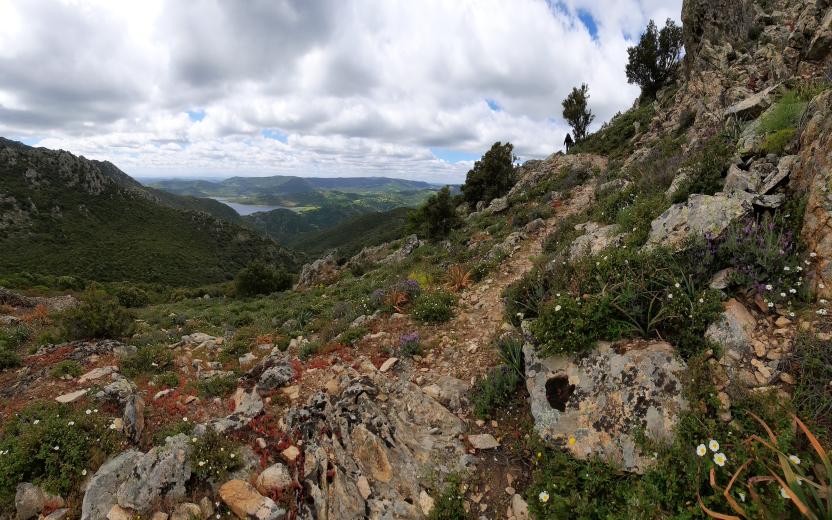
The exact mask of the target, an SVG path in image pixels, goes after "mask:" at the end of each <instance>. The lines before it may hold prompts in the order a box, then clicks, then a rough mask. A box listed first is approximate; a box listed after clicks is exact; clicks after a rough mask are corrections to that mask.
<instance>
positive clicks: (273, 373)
mask: <svg viewBox="0 0 832 520" xmlns="http://www.w3.org/2000/svg"><path fill="white" fill-rule="evenodd" d="M294 378H295V369H294V368H292V366H291V365H289V364H288V363H282V364H279V365H275V366H273V367H270V368H267V369H266V370H265V371H263V374H262V375H261V376H260V380H259V381H258V382H257V388H258V389H260V390H274V389H275V388H280V387H281V386H284V385H286V384H287V383H289V382H290V381H292V380H293V379H294Z"/></svg>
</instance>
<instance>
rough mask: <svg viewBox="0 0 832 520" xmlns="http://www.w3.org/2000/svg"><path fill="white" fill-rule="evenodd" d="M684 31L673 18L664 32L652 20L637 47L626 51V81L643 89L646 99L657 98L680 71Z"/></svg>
mask: <svg viewBox="0 0 832 520" xmlns="http://www.w3.org/2000/svg"><path fill="white" fill-rule="evenodd" d="M682 45H683V43H682V28H681V27H680V26H678V25H676V24H675V23H674V22H673V20H671V19H670V18H668V19H667V21H666V22H665V23H664V27H662V29H661V30H659V29H658V27H656V23H655V22H654V21H653V20H650V23H648V24H647V30H645V31H644V34H642V35H641V39H639V42H638V45H636V46H635V47H630V48H629V49H627V54H628V55H629V58H628V61H627V81H628V82H629V83H635V84H637V85H638V86H640V87H641V95H642V96H643V97H654V96H655V95H656V92H658V91H659V89H660V88H662V87H663V86H665V85H666V84H667V83H668V82H669V81H670V80H671V79H672V78H673V75H674V74H675V72H676V69H677V68H678V67H679V62H680V61H681V59H682Z"/></svg>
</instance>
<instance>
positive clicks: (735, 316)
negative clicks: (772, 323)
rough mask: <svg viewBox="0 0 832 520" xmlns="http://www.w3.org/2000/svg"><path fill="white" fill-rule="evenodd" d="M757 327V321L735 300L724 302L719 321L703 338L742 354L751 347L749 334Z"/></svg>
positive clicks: (711, 326)
mask: <svg viewBox="0 0 832 520" xmlns="http://www.w3.org/2000/svg"><path fill="white" fill-rule="evenodd" d="M756 326H757V320H755V319H754V316H752V315H751V313H750V312H749V311H748V309H746V308H745V306H744V305H743V304H742V303H740V302H738V301H737V300H736V299H734V298H731V299H730V300H728V301H727V302H725V310H724V311H723V312H722V314H721V315H720V317H719V319H718V320H717V321H715V322H714V323H712V324H711V325H710V326H709V327H708V329H707V330H706V331H705V337H706V338H707V339H709V340H711V341H713V342H714V343H717V344H719V345H721V346H722V347H723V348H725V349H733V350H737V351H738V352H740V353H743V352H745V351H747V350H748V348H749V347H750V345H751V334H752V332H754V328H755V327H756Z"/></svg>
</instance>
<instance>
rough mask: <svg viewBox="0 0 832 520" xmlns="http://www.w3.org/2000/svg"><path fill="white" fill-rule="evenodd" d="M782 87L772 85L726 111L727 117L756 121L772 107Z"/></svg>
mask: <svg viewBox="0 0 832 520" xmlns="http://www.w3.org/2000/svg"><path fill="white" fill-rule="evenodd" d="M779 87H780V85H772V86H771V87H768V88H767V89H764V90H761V91H760V92H757V93H756V94H753V95H751V96H749V97H747V98H745V99H743V100H742V101H740V102H738V103H735V104H733V105H731V106H730V107H728V108H726V109H725V116H726V117H728V116H736V117H738V118H740V119H743V120H748V119H755V118H757V117H758V116H759V115H760V114H762V113H763V112H764V111H765V110H766V109H767V108H768V107H770V106H771V103H772V101H773V100H774V97H775V95H776V94H777V89H778V88H779Z"/></svg>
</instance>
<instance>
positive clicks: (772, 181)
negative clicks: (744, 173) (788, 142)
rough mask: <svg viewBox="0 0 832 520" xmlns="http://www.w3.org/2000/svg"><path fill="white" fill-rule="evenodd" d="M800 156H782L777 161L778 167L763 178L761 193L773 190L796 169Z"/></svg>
mask: <svg viewBox="0 0 832 520" xmlns="http://www.w3.org/2000/svg"><path fill="white" fill-rule="evenodd" d="M798 160H799V158H798V157H797V156H796V155H787V156H785V157H781V158H780V161H779V162H778V163H777V169H776V170H774V171H773V172H771V173H769V174H768V175H767V176H766V178H765V179H763V186H762V188H760V194H761V195H765V194H767V193H768V192H770V191H771V190H773V189H774V188H775V187H776V186H777V185H778V184H780V183H781V182H783V181H784V180H785V179H786V178H787V177H788V176H789V175H790V174H791V172H792V170H794V169H795V167H796V165H797V162H798Z"/></svg>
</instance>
